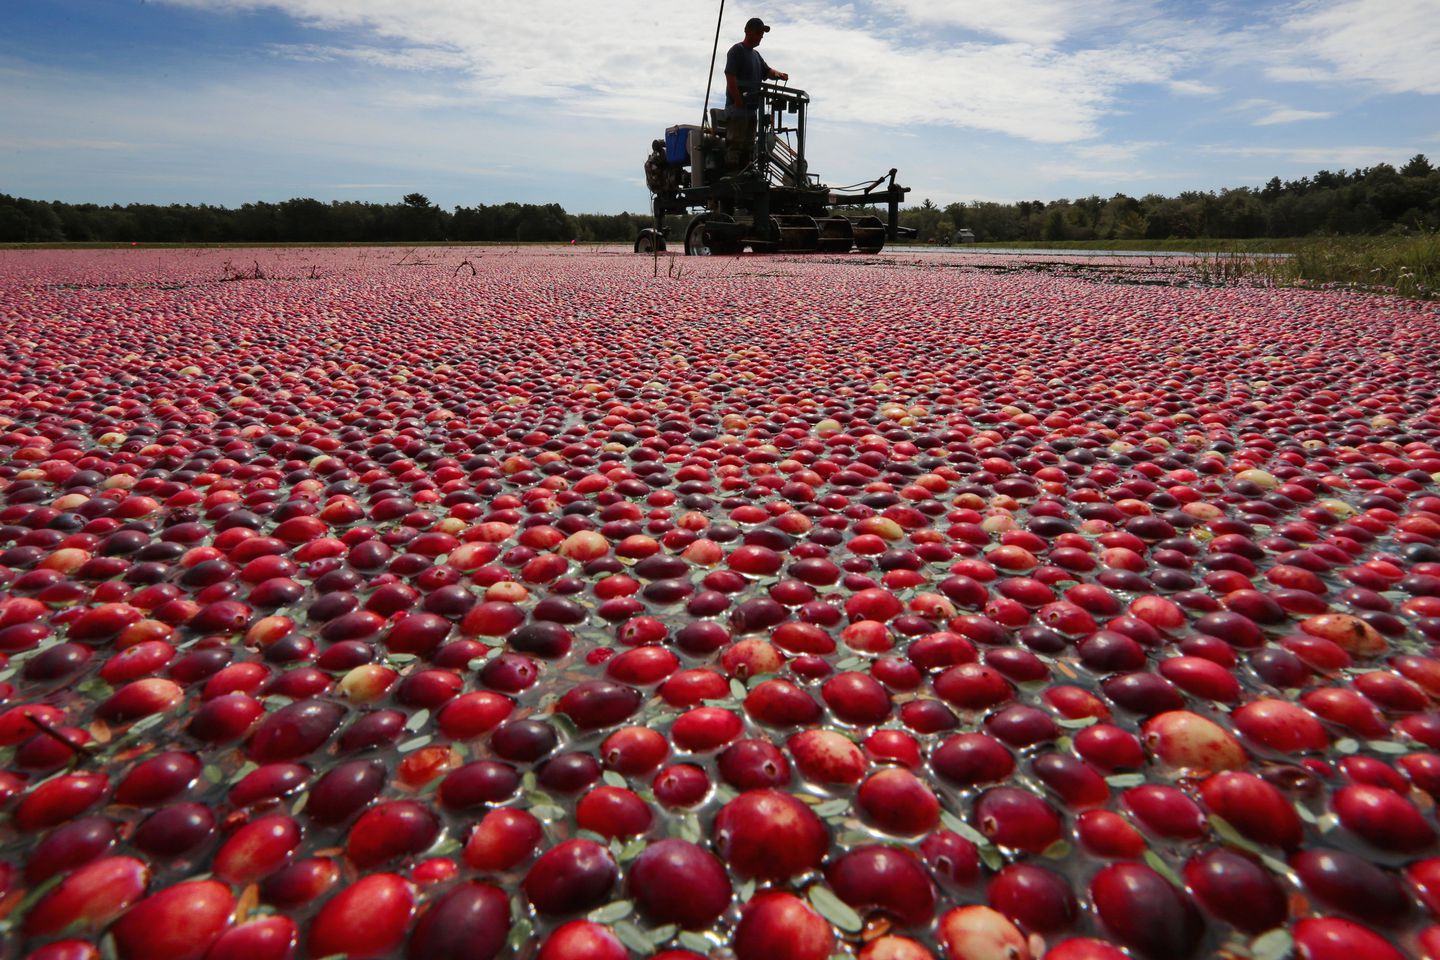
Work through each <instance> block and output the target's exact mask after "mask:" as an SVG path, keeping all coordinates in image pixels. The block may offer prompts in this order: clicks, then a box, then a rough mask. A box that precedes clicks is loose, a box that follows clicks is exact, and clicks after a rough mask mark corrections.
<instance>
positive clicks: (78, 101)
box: [0, 0, 1440, 213]
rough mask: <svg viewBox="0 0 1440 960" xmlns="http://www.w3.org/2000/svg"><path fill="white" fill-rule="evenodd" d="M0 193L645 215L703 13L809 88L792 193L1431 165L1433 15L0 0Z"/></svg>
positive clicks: (965, 191) (1381, 3) (1079, 0)
mask: <svg viewBox="0 0 1440 960" xmlns="http://www.w3.org/2000/svg"><path fill="white" fill-rule="evenodd" d="M0 5H3V16H0V21H3V29H0V193H8V194H10V195H12V196H23V197H29V198H32V199H41V200H62V201H66V202H71V203H78V202H94V203H106V204H108V203H131V202H135V203H211V204H220V205H225V206H236V205H239V204H241V203H246V202H251V201H257V200H266V201H280V200H285V199H289V198H292V197H314V198H316V199H320V200H324V201H330V200H351V199H353V200H367V201H375V202H396V201H398V200H399V199H400V197H402V196H403V195H405V194H407V193H411V192H416V191H418V192H420V193H423V194H425V195H426V196H428V197H429V198H430V200H431V201H432V202H434V203H437V204H439V205H440V206H442V207H445V208H447V209H449V208H452V207H455V206H457V205H458V206H470V205H474V204H477V203H486V204H491V203H503V202H506V201H512V200H513V201H519V202H522V203H549V202H556V203H560V204H561V205H563V206H564V207H565V208H566V210H568V211H570V212H572V213H582V212H602V213H609V212H618V211H621V210H632V211H644V210H647V209H648V205H649V195H648V193H647V192H646V189H645V182H644V175H643V169H642V164H643V161H644V159H645V156H646V154H647V153H648V152H649V147H650V142H651V141H652V140H653V139H655V138H656V137H659V136H662V135H663V133H664V130H665V128H666V127H668V126H671V125H674V124H680V123H698V122H699V120H700V118H701V116H702V110H703V105H704V102H705V93H706V81H707V75H708V73H709V66H710V57H711V51H712V46H713V44H714V43H715V38H716V25H717V17H718V18H719V20H720V23H719V38H720V49H719V57H718V62H717V64H716V68H715V71H716V72H715V78H714V89H713V91H712V93H711V102H712V105H719V103H720V101H721V100H722V99H723V84H724V79H723V76H721V75H720V71H721V70H722V69H723V63H724V55H725V50H726V48H728V47H729V45H730V44H732V43H734V42H735V41H737V40H739V39H740V37H741V34H742V33H743V25H744V22H745V20H746V19H747V18H749V17H751V16H760V17H763V18H764V19H765V20H766V22H767V23H769V24H771V25H772V27H773V30H772V31H771V32H770V33H769V34H768V35H766V37H765V39H764V41H763V42H762V44H761V46H760V52H761V54H762V55H764V56H765V58H766V59H767V60H768V62H769V63H770V65H771V66H772V67H774V68H776V69H778V70H783V71H786V72H788V73H789V75H790V84H791V85H792V86H795V87H798V88H800V89H803V90H805V91H807V92H808V93H809V94H810V97H811V100H812V104H811V111H810V124H809V150H808V153H809V159H810V169H811V171H812V172H813V173H816V174H818V175H819V176H820V178H821V179H822V180H823V181H825V182H827V183H830V184H835V185H840V184H849V183H853V182H858V181H862V180H870V179H874V178H875V177H877V176H879V175H881V174H883V173H885V172H886V171H887V170H888V169H889V168H890V167H896V168H898V169H899V177H898V179H899V181H900V182H901V183H902V184H904V185H906V186H909V187H911V188H912V193H911V194H910V201H911V202H912V203H918V202H920V201H921V200H922V199H929V200H931V201H932V202H934V203H937V204H940V205H942V206H943V205H945V204H948V203H952V202H962V203H968V202H971V201H977V200H979V201H990V200H993V201H1001V202H1012V201H1016V200H1051V199H1057V198H1062V197H1071V198H1073V197H1079V196H1089V195H1092V194H1094V195H1099V196H1103V197H1108V196H1111V195H1113V194H1115V193H1127V194H1130V195H1132V196H1143V195H1145V194H1149V193H1159V194H1166V195H1173V194H1175V193H1179V192H1181V191H1184V190H1220V189H1224V188H1229V187H1242V186H1251V187H1258V186H1261V185H1263V184H1264V182H1265V181H1267V180H1269V179H1270V178H1271V177H1273V176H1279V177H1281V178H1282V179H1295V178H1298V177H1301V176H1307V175H1309V174H1313V173H1315V172H1316V171H1318V170H1322V169H1328V170H1340V169H1355V168H1357V167H1369V166H1373V165H1375V164H1377V163H1390V164H1393V165H1396V166H1399V165H1401V164H1403V163H1404V162H1405V161H1406V160H1407V159H1409V158H1410V157H1412V156H1414V155H1415V154H1417V153H1424V154H1426V155H1427V156H1429V157H1430V158H1431V159H1432V160H1435V161H1440V0H1306V2H1269V0H1211V2H1171V0H878V2H872V0H851V2H848V3H845V2H840V3H835V2H820V0H789V2H786V3H783V4H782V3H771V2H765V0H751V2H749V3H737V2H735V0H730V2H728V3H726V4H724V6H723V14H722V12H721V11H722V7H721V4H720V3H719V2H717V0H705V2H699V0H670V2H667V3H656V2H641V0H605V2H595V0H525V2H518V0H3V4H0Z"/></svg>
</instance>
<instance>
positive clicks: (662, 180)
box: [645, 140, 690, 196]
mask: <svg viewBox="0 0 1440 960" xmlns="http://www.w3.org/2000/svg"><path fill="white" fill-rule="evenodd" d="M689 185H690V172H689V171H688V170H686V169H685V168H684V167H683V166H679V165H676V164H673V163H670V162H668V161H667V160H666V158H665V141H664V140H656V141H654V142H653V143H652V144H651V145H650V156H648V157H646V158H645V186H647V187H648V188H649V189H650V192H651V193H654V194H657V195H660V196H669V195H671V194H674V193H678V192H679V191H680V190H681V189H682V188H684V187H687V186H689Z"/></svg>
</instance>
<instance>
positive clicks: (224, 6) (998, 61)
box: [168, 0, 1177, 143]
mask: <svg viewBox="0 0 1440 960" xmlns="http://www.w3.org/2000/svg"><path fill="white" fill-rule="evenodd" d="M168 2H170V3H173V4H177V5H182V6H186V7H191V8H197V9H204V10H210V11H246V10H256V9H262V8H263V9H274V10H279V11H282V12H284V13H286V14H289V15H291V16H293V17H295V18H297V19H298V20H300V21H301V22H302V23H306V24H309V25H312V26H316V27H321V28H327V29H332V30H342V31H348V32H350V33H351V34H357V35H358V39H359V42H356V43H351V44H344V43H340V44H333V45H313V46H298V47H288V48H283V49H282V51H281V52H282V53H284V54H286V55H289V56H299V57H305V58H311V59H313V58H317V57H318V58H332V59H333V58H345V59H352V60H361V61H364V62H368V63H374V64H379V65H382V66H386V67H392V68H413V69H430V68H436V67H447V66H448V67H453V68H455V69H457V70H458V71H459V72H460V74H461V75H462V76H463V78H464V80H465V83H464V86H465V88H466V89H467V90H468V91H470V92H471V93H473V95H474V97H475V98H476V100H477V101H478V102H479V103H481V104H484V103H492V104H494V103H503V102H505V101H509V100H527V99H533V98H543V99H546V100H549V101H552V104H550V105H549V107H550V109H554V108H559V109H560V110H562V111H566V112H569V113H570V114H572V115H578V116H589V117H608V118H623V119H633V120H637V121H639V120H649V121H651V122H657V121H658V122H663V123H667V124H668V123H674V122H677V121H689V120H690V117H689V115H688V114H689V113H691V112H693V114H694V117H695V119H697V120H698V119H699V115H700V110H699V109H698V108H697V107H698V104H699V103H700V101H701V100H702V99H703V97H704V90H705V83H704V80H705V70H706V68H707V66H708V65H709V57H710V46H711V43H712V41H713V39H714V34H713V30H714V21H713V20H711V19H710V18H709V16H708V15H707V16H701V14H702V13H707V12H708V10H709V9H710V8H709V5H708V4H705V5H701V4H698V3H693V2H692V3H690V4H687V5H686V9H684V10H677V11H670V10H669V9H668V8H667V11H666V12H665V14H664V15H663V16H662V15H661V14H660V13H657V8H655V7H654V6H653V4H650V3H646V2H641V0H615V2H612V3H608V4H604V5H598V4H586V5H578V4H575V3H573V2H572V0H529V2H527V3H525V4H524V5H523V6H522V5H520V4H518V3H514V2H495V0H487V2H485V3H474V2H470V0H168ZM873 7H874V8H876V9H879V5H878V4H876V5H873ZM1079 8H1080V5H1075V4H1069V3H1061V2H1060V0H1019V7H1018V8H1017V9H1012V10H1010V12H1009V13H1007V14H1006V15H1005V18H1004V23H1008V24H1010V25H1011V26H1012V27H1014V26H1015V25H1017V24H1020V23H1022V22H1030V21H1031V20H1033V21H1034V22H1035V23H1040V24H1050V25H1058V26H1059V27H1060V28H1061V29H1062V32H1069V31H1071V30H1075V29H1079V28H1081V27H1083V26H1085V25H1093V24H1094V23H1097V22H1100V21H1101V20H1106V19H1112V18H1113V17H1114V16H1116V15H1118V12H1119V11H1132V12H1133V11H1143V10H1146V9H1148V8H1149V3H1148V2H1146V0H1108V2H1106V3H1104V4H1100V5H1098V6H1097V7H1096V8H1094V9H1090V8H1088V7H1087V11H1088V12H1084V13H1077V12H1076V10H1078V9H1079ZM987 9H989V5H988V4H979V3H968V2H967V3H962V4H959V5H954V6H952V5H950V4H946V5H944V6H943V7H942V5H941V4H939V3H938V2H930V0H905V2H904V3H902V6H901V8H900V12H901V13H902V14H905V15H907V16H909V17H910V18H911V20H910V21H909V22H902V23H901V24H900V25H898V26H896V25H895V24H894V21H893V11H889V10H888V9H887V10H886V14H887V17H888V19H887V18H886V17H882V18H880V19H877V15H875V14H873V13H871V12H870V10H871V7H867V8H866V9H865V10H858V9H856V8H854V7H835V6H833V5H830V4H826V3H823V2H821V0H801V2H799V3H796V4H793V5H792V6H790V7H788V8H786V11H785V19H781V18H779V17H776V18H774V26H775V30H774V32H772V33H771V34H770V35H769V36H768V37H767V38H766V43H765V46H763V47H762V48H761V52H762V53H763V54H766V55H767V56H768V58H769V59H770V60H771V62H772V63H773V64H774V65H775V66H776V67H777V68H779V69H784V70H786V71H787V72H789V73H790V74H791V76H792V77H793V78H794V83H795V84H796V85H797V86H800V87H802V88H803V89H807V90H809V91H811V92H812V93H813V94H814V95H815V96H816V97H817V99H818V100H819V103H818V104H817V109H818V111H820V112H824V113H828V114H830V115H832V116H834V115H843V116H844V117H846V118H847V119H852V120H857V121H861V122H868V123H873V124H881V125H886V126H892V127H897V126H905V127H913V126H915V125H917V124H926V125H941V126H954V127H965V128H971V129H978V130H989V131H995V132H999V133H1004V134H1007V135H1009V136H1014V137H1018V138H1022V139H1028V140H1032V141H1035V142H1042V143H1062V142H1071V141H1076V140H1084V139H1087V138H1090V137H1094V136H1096V135H1098V134H1099V132H1100V130H1101V125H1102V122H1103V120H1104V118H1105V117H1106V116H1107V115H1108V114H1109V113H1110V112H1111V111H1112V110H1113V109H1114V108H1115V103H1116V101H1117V99H1118V97H1119V94H1120V91H1121V89H1122V88H1123V87H1124V86H1126V85H1128V84H1135V83H1157V84H1158V83H1164V82H1166V81H1167V80H1168V79H1169V75H1170V72H1171V71H1172V69H1173V68H1174V67H1175V65H1176V63H1177V58H1176V57H1175V56H1174V55H1173V54H1167V53H1166V52H1165V51H1163V50H1158V49H1149V48H1146V49H1136V48H1130V47H1126V46H1124V45H1123V42H1121V41H1113V40H1112V41H1110V43H1111V44H1112V45H1110V46H1106V47H1104V48H1100V47H1096V48H1081V49H1076V50H1061V49H1057V48H1053V47H1045V46H1037V45H1035V44H1034V43H1033V42H1026V43H1019V42H1016V43H998V44H997V43H981V42H944V41H942V40H941V39H940V38H937V37H936V36H935V30H934V28H933V25H932V23H931V20H932V19H933V17H941V18H942V19H944V20H945V21H946V22H947V23H951V24H963V22H965V21H966V19H967V18H970V19H973V18H975V17H983V16H989V14H986V13H985V12H984V11H985V10H987ZM947 10H948V11H949V13H948V14H947V13H945V12H944V11H947ZM1136 15H1138V13H1136ZM743 16H744V14H743V13H734V14H730V15H729V18H728V19H727V21H726V25H725V29H724V30H722V34H721V45H722V48H721V54H722V56H723V52H724V48H725V47H727V46H728V45H729V44H730V43H731V42H733V39H736V38H738V35H739V33H740V25H741V23H742V22H743V21H742V17H743ZM882 20H883V21H884V24H885V26H884V28H882ZM1004 23H1000V21H998V20H997V21H996V25H995V27H994V29H995V31H996V32H999V33H1001V34H1002V35H1003V34H1007V33H1008V34H1012V35H1015V34H1017V31H1018V32H1024V31H1019V30H1018V27H1015V29H1011V28H1010V27H1005V25H1004ZM1002 27H1003V29H1002ZM1046 29H1049V27H1046ZM718 72H719V67H718V65H717V78H716V83H715V87H714V92H713V93H712V105H717V106H718V105H719V104H720V103H721V102H723V96H724V92H723V86H722V83H723V80H721V79H720V78H719V77H718ZM691 122H693V121H691Z"/></svg>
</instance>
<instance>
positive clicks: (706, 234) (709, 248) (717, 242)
mask: <svg viewBox="0 0 1440 960" xmlns="http://www.w3.org/2000/svg"><path fill="white" fill-rule="evenodd" d="M739 236H740V235H739V232H738V225H737V224H736V223H735V218H734V217H731V216H730V215H729V214H725V213H716V212H709V213H698V214H696V215H695V218H694V219H693V220H691V221H690V226H689V227H687V228H686V229H685V255H686V256H689V257H708V256H712V255H713V256H717V257H723V256H728V255H730V254H735V253H739V252H740V242H739Z"/></svg>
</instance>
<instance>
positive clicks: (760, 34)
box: [725, 17, 790, 171]
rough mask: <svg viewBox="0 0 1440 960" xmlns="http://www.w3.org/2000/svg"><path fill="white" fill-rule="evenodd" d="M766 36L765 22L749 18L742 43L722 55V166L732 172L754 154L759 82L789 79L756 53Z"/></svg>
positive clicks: (758, 108)
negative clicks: (723, 121) (723, 66)
mask: <svg viewBox="0 0 1440 960" xmlns="http://www.w3.org/2000/svg"><path fill="white" fill-rule="evenodd" d="M769 32H770V28H769V27H767V26H766V25H765V23H764V21H762V20H761V19H760V18H759V17H751V18H750V19H749V20H747V21H746V22H745V39H744V40H741V41H740V42H739V43H737V44H735V46H733V47H731V48H730V52H729V53H727V54H726V55H725V162H726V165H727V166H728V167H729V168H730V169H731V170H732V171H734V170H743V169H744V168H746V167H748V166H749V165H750V161H751V158H752V155H753V153H754V149H755V125H756V122H757V119H758V116H759V111H760V83H761V81H764V80H789V79H790V75H789V74H788V73H781V72H780V71H778V70H771V69H770V65H769V64H767V63H766V62H765V58H764V57H762V56H760V51H758V50H756V49H755V48H756V47H758V46H760V41H761V40H762V39H764V37H765V34H767V33H769Z"/></svg>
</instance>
